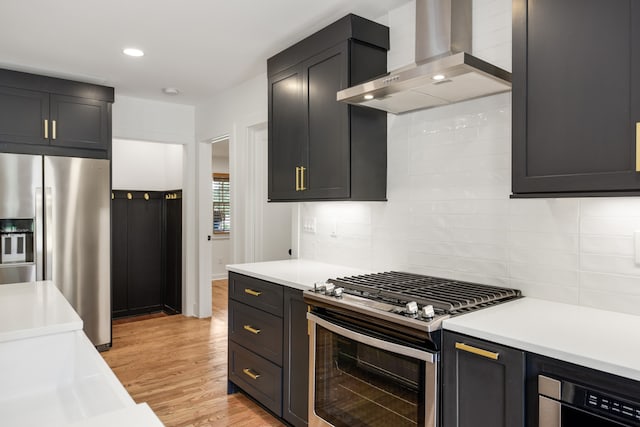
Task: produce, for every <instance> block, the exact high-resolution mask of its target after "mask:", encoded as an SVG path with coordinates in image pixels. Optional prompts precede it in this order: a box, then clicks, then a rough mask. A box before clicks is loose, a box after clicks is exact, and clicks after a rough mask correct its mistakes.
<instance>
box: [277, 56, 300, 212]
mask: <svg viewBox="0 0 640 427" xmlns="http://www.w3.org/2000/svg"><path fill="white" fill-rule="evenodd" d="M305 129H306V114H305V102H304V100H303V78H302V73H301V67H300V66H295V67H292V68H290V69H288V70H285V71H284V72H282V73H279V74H276V75H274V76H271V77H270V78H269V135H268V138H269V174H268V175H269V184H268V187H269V200H270V201H278V200H295V199H296V198H298V196H299V194H300V191H298V190H297V188H296V187H297V186H298V187H299V184H298V183H299V179H300V177H299V174H298V168H300V167H302V166H303V164H302V150H303V147H305V146H306V144H307V136H306V131H305Z"/></svg>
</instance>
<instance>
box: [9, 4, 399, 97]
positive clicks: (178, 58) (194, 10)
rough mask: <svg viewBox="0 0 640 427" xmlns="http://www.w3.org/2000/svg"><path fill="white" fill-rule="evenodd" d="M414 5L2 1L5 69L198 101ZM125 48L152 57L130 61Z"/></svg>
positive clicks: (143, 94) (124, 91)
mask: <svg viewBox="0 0 640 427" xmlns="http://www.w3.org/2000/svg"><path fill="white" fill-rule="evenodd" d="M408 1H410V0H226V1H222V0H181V1H180V0H174V1H171V0H58V1H51V0H0V67H2V68H10V69H16V70H20V71H29V72H34V73H39V74H47V75H52V76H56V77H64V78H70V79H75V80H81V81H88V82H91V83H98V84H105V85H108V86H113V87H115V88H116V93H117V94H120V95H128V96H135V97H140V98H148V99H156V100H163V101H167V102H176V103H181V104H191V105H198V104H200V103H202V102H206V101H207V100H210V99H211V98H212V97H213V96H214V95H215V94H216V93H217V92H219V91H221V90H223V89H225V88H228V87H231V86H234V85H236V84H238V83H240V82H242V81H245V80H247V79H249V78H251V77H254V76H256V75H258V74H260V73H263V72H265V71H266V60H267V58H269V57H270V56H272V55H274V54H276V53H278V52H279V51H281V50H282V49H284V48H286V47H288V46H289V45H291V44H293V43H295V42H297V41H299V40H300V39H302V38H304V37H306V36H308V35H310V34H312V33H314V32H315V31H317V30H319V29H321V28H323V27H324V26H326V25H328V24H330V23H332V22H333V21H335V20H337V19H339V18H341V17H342V16H344V15H345V14H347V13H350V12H352V13H355V14H357V15H360V16H363V17H365V18H369V19H377V18H379V17H381V16H383V15H384V14H385V13H386V12H387V11H388V10H391V9H393V8H395V7H398V6H400V5H402V4H405V3H407V2H408ZM124 47H138V48H141V49H143V50H144V51H145V56H144V57H142V58H130V57H127V56H125V55H123V54H122V49H123V48H124ZM163 87H176V88H178V89H180V91H181V94H180V95H178V96H168V95H164V94H163V93H162V92H161V89H162V88H163Z"/></svg>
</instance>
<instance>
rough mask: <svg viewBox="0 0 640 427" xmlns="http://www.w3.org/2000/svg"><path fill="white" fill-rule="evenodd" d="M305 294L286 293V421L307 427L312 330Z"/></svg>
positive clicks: (284, 405) (300, 292)
mask: <svg viewBox="0 0 640 427" xmlns="http://www.w3.org/2000/svg"><path fill="white" fill-rule="evenodd" d="M306 319H307V304H306V303H305V302H304V300H303V299H302V291H301V290H298V289H292V288H285V290H284V327H285V328H284V363H283V372H282V374H283V383H284V385H283V396H282V418H284V419H285V420H287V421H288V422H289V423H290V424H292V425H294V426H305V425H307V422H308V416H309V414H308V412H309V331H308V326H307V325H308V322H307V320H306Z"/></svg>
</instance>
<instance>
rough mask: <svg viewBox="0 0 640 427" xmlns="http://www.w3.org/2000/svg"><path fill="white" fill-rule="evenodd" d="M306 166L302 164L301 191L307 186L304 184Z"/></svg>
mask: <svg viewBox="0 0 640 427" xmlns="http://www.w3.org/2000/svg"><path fill="white" fill-rule="evenodd" d="M305 170H306V169H305V167H304V166H300V191H304V190H306V189H307V188H306V187H305V186H304V171H305Z"/></svg>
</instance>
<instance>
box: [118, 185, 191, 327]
mask: <svg viewBox="0 0 640 427" xmlns="http://www.w3.org/2000/svg"><path fill="white" fill-rule="evenodd" d="M172 194H177V193H172ZM165 201H167V199H166V195H165V193H164V192H160V191H148V192H143V191H121V190H116V191H113V199H112V201H111V202H112V203H111V206H112V217H111V221H112V226H111V259H112V315H113V317H122V316H130V315H136V314H142V313H150V312H154V311H161V310H165V311H167V312H169V313H170V314H175V313H179V312H180V311H181V304H182V299H181V295H182V286H181V283H182V277H181V276H182V267H181V264H182V259H181V258H182V255H181V253H182V250H181V246H182V235H181V232H180V233H178V229H180V230H181V222H182V215H181V214H179V213H178V212H172V213H171V214H168V212H170V210H169V209H168V208H167V207H166V206H165ZM170 230H171V233H168V231H170ZM169 247H171V250H168V248H169ZM169 266H170V267H169ZM168 273H170V274H168Z"/></svg>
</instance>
